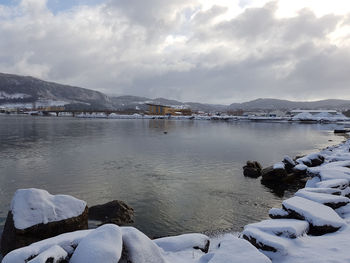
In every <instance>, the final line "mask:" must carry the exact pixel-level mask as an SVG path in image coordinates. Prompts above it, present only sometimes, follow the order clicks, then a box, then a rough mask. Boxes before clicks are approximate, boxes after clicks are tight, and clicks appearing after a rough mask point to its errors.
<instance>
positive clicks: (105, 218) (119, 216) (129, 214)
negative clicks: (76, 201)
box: [89, 200, 134, 225]
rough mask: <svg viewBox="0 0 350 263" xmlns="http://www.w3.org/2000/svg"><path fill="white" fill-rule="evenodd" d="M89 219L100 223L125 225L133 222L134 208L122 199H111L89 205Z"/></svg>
mask: <svg viewBox="0 0 350 263" xmlns="http://www.w3.org/2000/svg"><path fill="white" fill-rule="evenodd" d="M89 219H91V220H97V221H101V222H102V224H107V223H112V224H116V225H126V224H130V223H133V222H134V209H133V208H132V207H130V206H128V205H127V204H126V203H124V202H123V201H119V200H113V201H111V202H108V203H106V204H102V205H95V206H92V207H90V208H89Z"/></svg>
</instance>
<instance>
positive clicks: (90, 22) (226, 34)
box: [0, 0, 350, 104]
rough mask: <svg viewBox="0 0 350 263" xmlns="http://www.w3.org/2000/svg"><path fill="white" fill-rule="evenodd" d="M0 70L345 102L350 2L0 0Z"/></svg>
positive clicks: (232, 98)
mask: <svg viewBox="0 0 350 263" xmlns="http://www.w3.org/2000/svg"><path fill="white" fill-rule="evenodd" d="M0 72H4V73H12V74H19V75H30V76H34V77H37V78H41V79H44V80H48V81H54V82H59V83H63V84H69V85H74V86H80V87H84V88H89V89H94V90H98V91H101V92H104V93H106V94H114V95H136V96H145V97H150V98H156V97H165V98H169V99H177V100H181V101H196V102H205V103H220V104H230V103H233V102H242V101H248V100H253V99H256V98H280V99H290V100H303V101H305V100H319V99H327V98H337V99H350V86H349V85H350V1H347V0H273V1H270V0H215V1H214V0H142V1H141V0H0Z"/></svg>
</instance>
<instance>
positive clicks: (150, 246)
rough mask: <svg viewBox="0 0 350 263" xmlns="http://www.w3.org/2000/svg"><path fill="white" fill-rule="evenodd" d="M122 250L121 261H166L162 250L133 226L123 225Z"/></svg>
mask: <svg viewBox="0 0 350 263" xmlns="http://www.w3.org/2000/svg"><path fill="white" fill-rule="evenodd" d="M121 229H122V234H123V246H124V252H123V257H122V259H121V263H124V262H129V261H130V262H132V263H166V262H167V261H166V260H165V258H164V256H163V254H162V250H161V248H160V247H158V246H157V245H156V244H155V243H154V242H153V241H152V240H151V239H149V238H148V237H147V236H146V235H145V234H143V233H142V232H140V231H139V230H137V229H136V228H134V227H123V228H121Z"/></svg>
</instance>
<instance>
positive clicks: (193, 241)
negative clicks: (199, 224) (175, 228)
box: [153, 233, 210, 252]
mask: <svg viewBox="0 0 350 263" xmlns="http://www.w3.org/2000/svg"><path fill="white" fill-rule="evenodd" d="M153 242H154V243H156V245H157V246H159V247H160V248H162V249H163V250H164V251H166V252H169V251H170V252H176V251H181V250H186V249H200V250H202V251H203V252H208V249H209V245H210V241H209V237H208V236H206V235H203V234H198V233H194V234H183V235H179V236H173V237H163V238H158V239H155V240H153Z"/></svg>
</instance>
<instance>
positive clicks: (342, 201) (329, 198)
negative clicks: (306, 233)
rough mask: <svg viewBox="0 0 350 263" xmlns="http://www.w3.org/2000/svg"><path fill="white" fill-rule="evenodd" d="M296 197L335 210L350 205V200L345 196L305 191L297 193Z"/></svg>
mask: <svg viewBox="0 0 350 263" xmlns="http://www.w3.org/2000/svg"><path fill="white" fill-rule="evenodd" d="M315 189H317V188H315ZM322 189H329V188H322ZM295 195H296V196H299V197H303V198H306V199H309V200H312V201H315V202H317V203H320V204H323V205H326V206H329V207H331V208H333V209H336V208H339V207H342V206H345V205H347V204H348V203H350V199H349V198H347V197H345V196H338V195H332V194H327V193H317V192H312V191H307V190H304V189H301V190H299V191H297V192H296V193H295Z"/></svg>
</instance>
